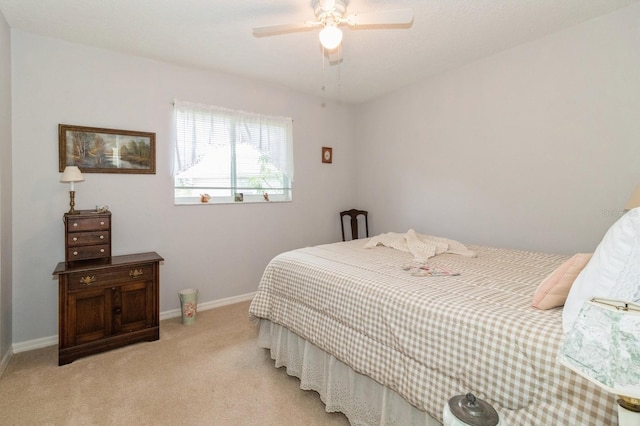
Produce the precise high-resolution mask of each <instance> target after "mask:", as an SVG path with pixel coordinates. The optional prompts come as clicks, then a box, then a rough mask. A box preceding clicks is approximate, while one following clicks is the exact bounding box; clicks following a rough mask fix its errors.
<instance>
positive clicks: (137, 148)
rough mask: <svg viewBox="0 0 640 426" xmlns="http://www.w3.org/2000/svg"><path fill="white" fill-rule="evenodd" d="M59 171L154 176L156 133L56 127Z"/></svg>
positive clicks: (66, 126)
mask: <svg viewBox="0 0 640 426" xmlns="http://www.w3.org/2000/svg"><path fill="white" fill-rule="evenodd" d="M58 152H59V167H58V169H59V171H60V172H62V171H64V168H65V167H66V166H78V168H80V170H81V171H82V173H132V174H155V173H156V134H155V133H151V132H138V131H133V130H117V129H104V128H99V127H84V126H73V125H69V124H59V125H58Z"/></svg>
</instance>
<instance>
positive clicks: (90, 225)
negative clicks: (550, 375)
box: [67, 216, 111, 232]
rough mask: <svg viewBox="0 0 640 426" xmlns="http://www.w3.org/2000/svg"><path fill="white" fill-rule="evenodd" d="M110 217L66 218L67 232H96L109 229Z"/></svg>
mask: <svg viewBox="0 0 640 426" xmlns="http://www.w3.org/2000/svg"><path fill="white" fill-rule="evenodd" d="M110 227H111V218H110V217H78V218H74V217H71V216H68V217H67V230H68V232H82V231H97V230H100V229H110Z"/></svg>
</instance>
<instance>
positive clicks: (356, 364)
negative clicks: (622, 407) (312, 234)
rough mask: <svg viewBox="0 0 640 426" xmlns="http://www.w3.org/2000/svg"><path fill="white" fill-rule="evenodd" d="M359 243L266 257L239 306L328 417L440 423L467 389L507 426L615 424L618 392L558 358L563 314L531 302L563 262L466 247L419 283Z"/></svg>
mask: <svg viewBox="0 0 640 426" xmlns="http://www.w3.org/2000/svg"><path fill="white" fill-rule="evenodd" d="M370 243H371V239H362V240H353V241H348V242H340V243H334V244H326V245H320V246H315V247H307V248H302V249H298V250H293V251H289V252H286V253H282V254H280V255H278V256H276V257H275V258H274V259H273V260H272V261H271V262H270V263H269V265H268V266H267V267H266V269H265V271H264V274H263V277H262V280H261V282H260V285H259V288H258V291H257V293H256V295H255V297H254V299H253V301H252V303H251V306H250V310H249V314H250V317H251V318H252V319H253V320H254V321H255V322H256V324H257V325H258V328H259V337H258V344H259V346H260V347H263V348H267V349H269V350H270V351H271V356H272V358H273V359H274V360H275V365H276V367H281V366H285V367H286V368H287V372H288V373H289V374H291V375H294V376H297V377H299V378H300V381H301V385H300V386H301V388H302V389H307V390H314V391H317V392H318V393H319V394H320V397H321V399H322V400H323V402H324V403H325V405H326V409H327V411H340V412H343V413H345V415H346V416H347V417H348V419H349V421H350V422H351V424H370V425H374V424H397V425H408V424H411V425H417V424H422V425H429V426H430V425H438V424H440V422H442V408H443V406H444V404H445V403H446V402H447V401H448V400H449V399H450V398H451V397H452V396H455V395H461V394H466V393H467V392H472V393H474V394H475V395H476V397H478V398H481V399H483V400H485V401H486V402H488V403H490V404H491V405H492V406H493V407H494V408H495V409H496V410H497V411H498V413H499V414H500V417H501V419H502V422H503V424H507V425H512V426H517V425H564V424H567V425H569V424H571V425H600V424H602V425H604V424H616V421H617V414H616V404H615V396H614V395H611V394H609V393H607V392H604V391H602V390H601V389H600V388H598V387H597V386H596V385H593V384H592V383H591V382H588V381H587V380H585V379H582V378H581V377H579V376H578V375H576V374H574V373H572V372H570V371H569V370H568V369H566V368H565V367H563V366H561V365H560V364H559V363H558V361H557V352H558V349H559V346H560V344H561V340H562V336H563V329H562V308H555V309H548V310H540V309H536V308H533V307H532V306H531V301H532V297H533V294H534V292H535V291H536V289H537V287H538V286H539V284H540V283H541V282H542V281H543V280H544V279H545V278H546V277H548V276H549V274H550V273H551V272H552V271H554V270H556V269H557V268H558V267H559V266H560V265H562V264H564V263H566V261H567V259H568V258H569V256H563V255H557V254H547V253H539V252H531V251H520V250H509V249H502V248H494V247H487V246H478V245H468V246H466V249H468V250H469V251H470V252H472V253H473V254H475V256H473V255H467V254H465V253H462V254H460V253H448V252H445V253H441V254H437V255H435V256H433V257H430V258H429V259H428V260H427V262H426V263H427V264H428V265H429V266H430V267H431V269H432V270H435V271H440V272H443V273H449V274H451V275H441V276H422V275H421V274H417V273H415V272H416V269H409V266H414V267H415V266H416V265H417V263H416V257H415V255H414V253H412V252H407V251H403V250H399V249H397V248H392V247H388V246H386V245H376V246H375V247H371V248H367V247H366V246H367V245H371V244H370ZM418 264H420V263H418ZM423 270H424V269H423Z"/></svg>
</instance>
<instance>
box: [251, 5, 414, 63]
mask: <svg viewBox="0 0 640 426" xmlns="http://www.w3.org/2000/svg"><path fill="white" fill-rule="evenodd" d="M348 1H349V0H313V3H312V7H313V12H314V14H315V16H316V20H315V21H305V22H300V23H293V24H283V25H269V26H266V27H256V28H253V35H254V36H256V37H265V36H271V35H279V34H285V33H290V32H296V31H309V30H313V29H316V28H322V30H321V31H320V34H319V37H320V43H321V44H322V46H323V47H324V49H325V50H327V51H328V53H329V60H330V62H338V61H340V59H342V52H341V49H339V47H340V45H341V43H342V31H341V30H340V28H338V27H339V26H344V25H347V26H349V27H350V28H359V27H372V28H375V27H388V26H408V25H410V24H411V23H412V22H413V9H392V10H379V11H374V12H366V13H354V14H351V15H346V16H345V14H346V11H347V3H348Z"/></svg>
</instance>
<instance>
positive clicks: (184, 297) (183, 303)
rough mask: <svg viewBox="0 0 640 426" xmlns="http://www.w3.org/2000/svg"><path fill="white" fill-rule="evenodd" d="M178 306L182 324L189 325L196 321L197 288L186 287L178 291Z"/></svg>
mask: <svg viewBox="0 0 640 426" xmlns="http://www.w3.org/2000/svg"><path fill="white" fill-rule="evenodd" d="M180 308H181V309H182V324H184V325H191V324H193V323H195V322H196V314H197V312H198V289H195V288H187V289H184V290H182V291H181V292H180Z"/></svg>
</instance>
